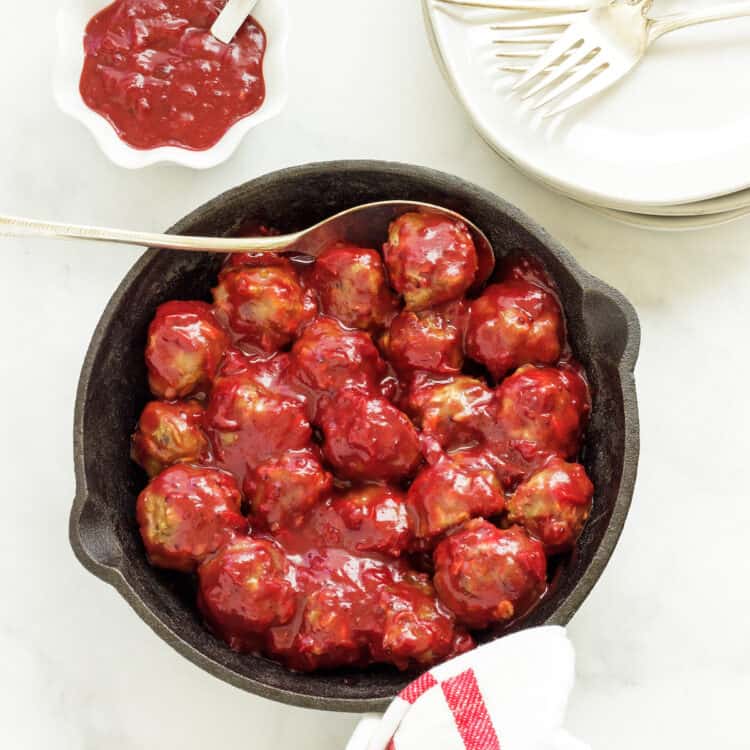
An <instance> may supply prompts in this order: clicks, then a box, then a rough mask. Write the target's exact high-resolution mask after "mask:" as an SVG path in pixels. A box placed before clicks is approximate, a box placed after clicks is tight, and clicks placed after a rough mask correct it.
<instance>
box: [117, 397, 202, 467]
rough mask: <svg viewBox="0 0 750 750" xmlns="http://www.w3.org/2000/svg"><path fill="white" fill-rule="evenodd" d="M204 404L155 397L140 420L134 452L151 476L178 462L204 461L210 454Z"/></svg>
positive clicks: (134, 458) (138, 461) (133, 443)
mask: <svg viewBox="0 0 750 750" xmlns="http://www.w3.org/2000/svg"><path fill="white" fill-rule="evenodd" d="M203 413H204V412H203V407H202V406H201V405H200V404H199V403H198V402H197V401H174V402H172V403H167V402H166V401H151V402H150V403H149V404H146V408H145V409H144V410H143V412H142V414H141V418H140V419H139V420H138V428H137V429H136V431H135V433H134V435H133V440H132V449H131V455H132V457H133V460H134V461H135V462H136V463H138V464H140V465H141V466H142V467H143V468H144V469H145V470H146V473H147V474H148V475H149V476H150V477H153V476H156V475H157V474H158V473H159V472H160V471H162V469H166V468H167V466H171V465H172V464H177V463H183V462H188V463H200V462H201V461H202V460H205V459H206V458H207V457H208V453H209V450H208V440H207V439H206V436H205V434H204V433H203V430H202V429H201V425H202V423H203Z"/></svg>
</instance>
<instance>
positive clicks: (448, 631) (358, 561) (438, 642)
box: [199, 534, 473, 671]
mask: <svg viewBox="0 0 750 750" xmlns="http://www.w3.org/2000/svg"><path fill="white" fill-rule="evenodd" d="M199 581H200V595H199V602H200V607H201V610H202V611H203V613H204V615H205V617H206V619H207V621H208V623H209V625H210V626H211V627H212V628H213V629H214V631H215V632H217V633H218V634H219V635H220V636H221V637H222V638H223V639H224V640H225V641H227V643H229V645H230V646H231V647H232V648H233V649H235V650H237V651H243V652H244V651H249V652H258V651H262V652H265V653H268V654H271V655H273V656H275V657H276V658H278V659H280V660H281V661H283V662H284V663H285V664H287V665H288V666H289V667H292V668H294V669H298V670H302V671H311V670H315V669H321V668H330V667H334V666H342V665H350V666H365V665H367V664H369V663H372V662H383V661H385V662H390V663H392V664H395V665H396V666H397V667H399V668H401V669H407V668H409V667H411V666H416V665H425V666H427V665H430V664H433V663H435V662H437V661H440V660H442V659H445V658H448V657H450V656H452V655H454V654H457V653H461V652H462V651H465V650H467V649H468V648H470V647H471V646H472V645H473V643H472V641H471V639H470V637H469V636H468V634H466V633H465V632H464V631H463V630H462V629H460V628H457V627H456V625H455V618H454V616H453V614H452V613H451V612H450V611H449V610H448V609H447V608H445V606H444V605H442V604H441V603H440V601H438V599H437V596H436V594H435V590H434V588H433V586H432V584H431V583H430V580H429V577H428V576H426V575H424V574H420V573H417V572H415V571H413V570H411V569H410V568H409V567H408V565H406V564H405V563H403V562H400V561H393V560H391V561H387V560H384V559H381V558H378V556H376V555H370V556H365V555H353V554H351V553H350V552H348V551H346V550H345V549H342V548H340V547H332V546H329V547H316V546H311V545H310V537H309V536H308V535H300V534H297V535H291V534H288V535H286V536H282V537H281V539H280V540H272V539H270V538H254V539H250V540H241V541H237V542H235V543H234V544H232V545H230V546H228V547H225V548H224V549H223V550H221V551H220V552H219V554H218V555H216V556H215V557H213V558H211V559H209V560H208V561H207V562H206V563H205V564H204V565H203V566H201V568H200V570H199Z"/></svg>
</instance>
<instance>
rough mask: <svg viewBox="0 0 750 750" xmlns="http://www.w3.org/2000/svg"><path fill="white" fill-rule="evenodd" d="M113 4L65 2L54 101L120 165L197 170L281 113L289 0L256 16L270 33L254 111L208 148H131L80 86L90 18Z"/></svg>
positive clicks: (266, 5) (265, 3)
mask: <svg viewBox="0 0 750 750" xmlns="http://www.w3.org/2000/svg"><path fill="white" fill-rule="evenodd" d="M109 4H110V3H109V2H108V1H107V0H64V2H63V3H62V7H61V8H60V10H59V11H58V16H57V35H58V55H57V64H56V68H55V77H54V87H55V99H56V100H57V103H58V105H59V107H60V108H61V109H62V110H63V112H65V113H66V114H69V115H70V116H71V117H74V118H75V119H76V120H78V121H79V122H81V123H83V125H85V126H86V127H87V128H88V129H89V130H90V131H91V133H92V135H93V136H94V138H95V139H96V142H97V143H98V144H99V146H100V147H101V149H102V151H104V153H105V154H106V155H107V156H108V157H109V158H110V159H111V160H112V161H113V162H114V163H115V164H117V165H118V166H121V167H125V168H126V169H140V168H141V167H148V166H151V165H152V164H163V163H172V164H180V165H182V166H184V167H191V168H193V169H209V168H210V167H215V166H217V165H219V164H221V163H222V162H224V161H226V160H227V159H228V158H229V157H230V156H231V155H232V154H233V153H234V152H235V150H236V149H237V147H238V146H239V145H240V142H241V141H242V139H243V138H244V137H245V136H246V135H247V133H248V132H250V130H252V129H253V128H254V127H255V126H256V125H259V124H260V123H262V122H265V121H266V120H269V119H270V118H272V117H274V116H275V115H277V114H278V113H279V112H280V111H281V110H282V108H283V107H284V104H285V103H286V100H287V94H288V85H287V66H286V44H287V36H288V25H289V23H288V12H287V2H286V0H261V2H260V3H259V4H258V6H257V7H256V9H255V11H254V13H253V16H254V17H255V18H256V19H257V20H258V22H259V23H260V24H261V26H263V28H264V29H265V32H266V37H267V49H266V55H265V58H264V61H263V77H264V78H265V82H266V98H265V101H264V102H263V104H262V105H261V107H260V108H259V109H258V110H257V111H256V112H254V113H253V114H251V115H249V116H247V117H245V118H243V119H242V120H239V121H238V122H236V123H235V124H234V125H232V127H231V128H229V130H228V131H227V132H226V133H225V134H224V136H223V137H222V138H221V140H220V141H219V142H218V143H217V144H216V145H215V146H212V147H211V148H209V149H205V150H203V151H191V150H189V149H186V148H178V147H175V146H162V147H160V148H154V149H149V150H142V149H136V148H132V147H131V146H129V145H128V144H127V143H125V141H123V140H122V139H121V138H120V137H119V136H118V135H117V133H116V132H115V129H114V128H113V127H112V125H111V124H110V123H109V121H108V120H107V119H106V118H104V117H102V116H101V115H100V114H98V113H97V112H94V110H92V109H89V107H87V106H86V104H85V102H84V101H83V98H82V97H81V93H80V90H79V82H80V77H81V70H82V68H83V61H84V54H83V37H84V32H85V29H86V25H87V24H88V22H89V20H90V19H91V17H92V16H93V15H94V14H95V13H98V12H99V11H100V10H102V9H103V8H105V7H106V6H107V5H109Z"/></svg>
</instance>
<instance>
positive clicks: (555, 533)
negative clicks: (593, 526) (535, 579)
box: [508, 458, 594, 555]
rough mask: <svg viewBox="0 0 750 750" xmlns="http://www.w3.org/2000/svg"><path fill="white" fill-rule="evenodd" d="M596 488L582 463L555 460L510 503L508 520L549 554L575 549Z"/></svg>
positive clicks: (524, 485)
mask: <svg viewBox="0 0 750 750" xmlns="http://www.w3.org/2000/svg"><path fill="white" fill-rule="evenodd" d="M593 496H594V486H593V485H592V484H591V480H590V479H589V478H588V476H587V475H586V470H585V469H584V468H583V466H581V465H580V464H569V463H566V462H565V461H563V460H562V459H559V458H554V459H552V461H550V462H549V463H548V464H547V466H545V467H544V468H543V469H542V470H541V471H539V472H537V473H536V474H534V476H532V477H531V478H530V479H529V480H528V481H526V482H525V483H524V484H522V485H521V486H520V487H519V488H518V489H517V490H516V492H515V494H514V495H513V497H512V498H511V499H510V500H509V501H508V520H509V521H510V522H511V523H518V524H521V525H522V526H524V527H525V529H526V531H528V532H529V534H531V536H533V537H535V538H536V539H539V540H540V541H541V542H542V543H543V544H544V548H545V550H546V552H547V554H548V555H554V554H557V553H560V552H567V551H568V550H570V549H572V548H573V547H574V546H575V543H576V541H577V540H578V537H579V536H580V535H581V531H582V530H583V526H584V524H585V523H586V521H587V519H588V517H589V513H590V512H591V502H592V498H593Z"/></svg>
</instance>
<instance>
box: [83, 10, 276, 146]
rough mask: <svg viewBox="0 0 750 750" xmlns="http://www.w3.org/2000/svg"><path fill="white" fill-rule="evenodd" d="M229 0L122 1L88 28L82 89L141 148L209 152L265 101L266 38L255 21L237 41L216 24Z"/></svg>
mask: <svg viewBox="0 0 750 750" xmlns="http://www.w3.org/2000/svg"><path fill="white" fill-rule="evenodd" d="M223 6H224V2H222V0H117V2H115V3H113V4H112V5H110V6H108V7H107V8H105V9H104V10H102V11H101V12H100V13H98V14H97V15H95V16H94V17H93V18H92V19H91V21H90V22H89V24H88V26H87V27H86V37H85V40H84V52H85V60H84V65H83V71H82V73H81V81H80V91H81V96H82V97H83V100H84V102H86V104H87V105H88V106H89V107H90V108H91V109H93V110H94V111H96V112H98V113H99V114H101V115H103V116H104V117H106V118H107V120H109V122H110V123H111V124H112V126H113V127H114V128H115V130H116V131H117V134H118V135H119V136H120V138H121V139H122V140H123V141H125V142H126V143H128V144H129V145H130V146H133V147H135V148H138V149H152V148H157V147H160V146H179V147H181V148H187V149H191V150H204V149H208V148H210V147H211V146H213V145H215V144H216V143H217V142H218V141H219V140H220V139H221V137H222V136H223V135H224V134H225V133H226V131H227V130H228V129H229V128H230V127H231V126H232V125H234V124H235V123H236V122H237V121H238V120H241V119H242V118H243V117H247V116H248V115H250V114H252V113H253V112H255V111H256V110H258V109H259V108H260V106H261V105H262V104H263V102H264V100H265V95H266V94H265V83H264V80H263V56H264V54H265V49H266V37H265V33H264V31H263V29H262V28H261V27H260V26H259V24H258V23H257V22H256V21H254V20H253V19H248V20H247V21H246V22H245V23H244V25H243V26H242V28H241V29H240V31H239V32H238V33H237V36H236V37H235V38H234V40H233V41H232V43H231V44H223V43H222V42H220V41H219V40H218V39H216V38H215V37H214V36H213V35H212V34H211V33H210V31H209V30H210V28H211V26H212V24H213V22H214V21H215V20H216V17H217V16H218V14H219V11H220V10H221V8H222V7H223Z"/></svg>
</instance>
